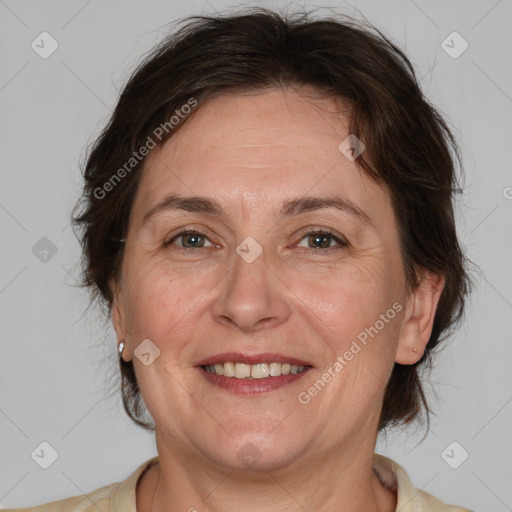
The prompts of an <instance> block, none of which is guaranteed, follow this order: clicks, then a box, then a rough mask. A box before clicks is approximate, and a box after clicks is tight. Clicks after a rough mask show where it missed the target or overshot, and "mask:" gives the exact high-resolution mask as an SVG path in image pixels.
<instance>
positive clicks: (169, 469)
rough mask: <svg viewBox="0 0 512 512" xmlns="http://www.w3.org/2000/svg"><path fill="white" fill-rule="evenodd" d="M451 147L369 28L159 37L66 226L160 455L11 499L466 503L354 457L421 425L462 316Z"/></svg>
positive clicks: (263, 17) (223, 22) (229, 27)
mask: <svg viewBox="0 0 512 512" xmlns="http://www.w3.org/2000/svg"><path fill="white" fill-rule="evenodd" d="M457 154H458V153H457V146H456V143H455V141H454V140H453V137H452V135H451V133H450V131H449V130H448V128H447V126H446V124H445V123H444V121H443V119H442V118H441V116H440V115H439V114H438V112H437V111H436V110H435V108H434V107H432V106H431V105H430V104H429V103H428V101H427V100H426V99H425V98H424V97H423V95H422V93H421V91H420V88H419V85H418V83H417V81H416V78H415V75H414V71H413V69H412V66H411V64H410V63H409V61H408V60H407V58H406V57H405V55H403V53H402V52H401V51H400V50H399V49H398V48H396V47H395V46H394V45H393V44H392V43H391V42H390V41H388V40H387V39H386V38H385V37H384V36H382V35H381V34H380V33H378V32H377V31H376V30H374V29H372V28H371V27H366V26H362V25H361V24H358V23H356V22H354V21H351V20H347V19H343V20H335V19H324V20H312V19H310V17H309V16H308V15H303V16H299V15H297V16H288V17H284V16H281V15H278V14H276V13H274V12H271V11H268V10H262V9H258V10H253V11H250V12H246V13H243V14H239V15H233V16H229V17H220V16H219V17H198V18H195V19H191V20H189V22H188V24H186V25H185V26H184V27H183V28H182V29H180V30H179V31H177V32H176V33H175V34H173V35H171V36H170V37H169V38H167V39H166V40H165V41H163V43H162V44H161V45H159V47H158V48H156V49H155V50H154V51H153V52H152V53H151V54H150V55H149V56H148V57H147V58H146V60H145V61H144V62H143V63H142V65H141V66H139V68H138V69H137V70H136V71H135V73H134V74H133V76H132V77H131V79H130V80H129V82H128V84H127V85H126V87H125V88H124V90H123V92H122V94H121V97H120V99H119V102H118V104H117V107H116V109H115V112H114V114H113V116H112V118H111V120H110V123H109V124H108V126H107V127H106V129H105V130H104V132H103V133H102V134H101V136H100V137H99V139H98V140H97V141H96V144H95V145H94V147H93V148H92V151H91V152H90V154H89V157H88V161H87V165H86V168H85V172H84V177H85V188H84V202H83V205H82V210H81V211H80V213H79V215H77V216H76V217H74V221H75V222H76V224H77V225H79V226H81V227H82V228H83V232H82V244H83V249H84V263H85V269H84V276H83V277H84V281H83V282H84V284H85V285H86V286H90V287H91V289H92V290H93V291H94V293H95V296H97V297H98V298H99V299H100V300H102V301H103V303H104V304H105V305H106V306H107V308H108V311H109V313H111V314H112V320H113V324H114V327H115V331H116V334H117V338H118V347H119V361H120V368H121V374H122V397H123V404H124V407H125V410H126V412H127V413H128V415H129V416H130V417H131V418H132V419H133V420H134V421H135V422H136V423H137V424H139V425H141V426H143V427H144V428H147V429H151V430H154V431H155V438H156V444H157V449H158V457H155V458H153V459H151V460H149V461H147V462H145V463H144V464H143V465H141V466H140V467H139V468H138V469H137V470H136V471H135V472H134V473H133V474H132V475H131V476H130V477H129V478H128V479H127V480H126V481H124V482H122V483H120V484H118V483H116V484H111V485H107V486H105V487H103V488H101V489H98V490H96V491H94V492H93V493H89V494H88V496H75V497H72V498H68V499H65V500H61V501H59V502H53V503H51V504H47V505H42V506H40V507H35V508H32V509H30V510H33V511H38V512H43V511H49V510H52V511H59V510H62V511H64V510H65V511H68V510H69V511H71V510H81V511H89V510H90V511H92V510H97V509H100V510H110V511H112V512H118V511H123V512H127V511H132V512H134V511H137V512H160V511H162V512H163V511H170V510H172V511H178V510H183V511H189V512H193V511H198V512H202V511H220V510H243V511H244V512H252V511H277V510H279V511H298V510H307V511H315V512H316V511H327V510H329V511H334V510H339V511H343V512H355V511H360V510H365V511H366V512H377V511H379V512H391V511H401V512H408V511H409V512H410V511H445V512H446V511H450V512H455V511H468V509H466V508H462V507H457V506H453V505H447V504H444V503H442V502H441V501H440V500H438V499H437V498H435V497H434V496H432V495H430V494H428V493H426V492H424V491H420V490H418V489H416V488H415V487H414V485H413V483H412V482H411V480H410V478H409V477H408V475H407V473H406V472H405V470H404V469H403V468H401V467H400V466H399V465H398V464H396V463H395V462H393V461H392V460H391V459H389V458H386V457H384V456H381V455H378V454H375V453H374V450H375V443H376V438H377V434H378V433H379V431H381V430H383V429H385V428H386V427H391V426H395V425H399V424H407V423H410V422H412V421H413V420H415V419H417V418H419V417H420V413H421V412H422V411H423V412H424V413H425V414H426V416H427V419H428V411H429V408H428V404H427V402H426V399H425V396H424V394H423V391H422V385H421V381H420V379H419V373H418V371H419V369H420V368H421V367H422V366H423V365H425V364H428V363H429V361H430V354H431V352H432V350H433V349H434V348H435V347H436V346H437V345H438V343H439V342H440V341H441V340H442V339H443V336H446V335H447V334H448V333H449V331H450V329H452V328H453V327H454V326H455V325H456V324H457V322H458V321H459V320H460V318H461V316H462V313H463V307H464V300H465V296H466V294H467V293H468V291H469V279H468V273H467V270H466V268H467V267H466V259H465V257H464V255H463V254H462V252H461V250H460V247H459V244H458V242H457V235H456V230H455V223H454V217H453V195H454V193H455V192H456V191H457V177H456V174H455V163H456V162H457ZM142 402H143V404H144V406H145V407H147V409H148V411H149V413H150V414H151V417H152V420H153V421H154V423H151V422H147V421H145V420H144V418H143V404H142ZM19 510H22V509H19ZM25 510H28V509H25Z"/></svg>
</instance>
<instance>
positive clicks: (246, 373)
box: [203, 362, 306, 379]
mask: <svg viewBox="0 0 512 512" xmlns="http://www.w3.org/2000/svg"><path fill="white" fill-rule="evenodd" d="M203 368H204V369H205V370H206V371H207V372H210V373H215V374H217V375H224V377H235V378H237V379H250V378H253V379H263V378H265V377H279V376H280V375H288V374H290V373H292V374H295V373H300V372H302V371H303V370H304V369H305V368H306V367H305V366H297V365H295V364H289V363H258V364H245V363H229V362H228V363H218V364H210V365H206V366H204V367H203Z"/></svg>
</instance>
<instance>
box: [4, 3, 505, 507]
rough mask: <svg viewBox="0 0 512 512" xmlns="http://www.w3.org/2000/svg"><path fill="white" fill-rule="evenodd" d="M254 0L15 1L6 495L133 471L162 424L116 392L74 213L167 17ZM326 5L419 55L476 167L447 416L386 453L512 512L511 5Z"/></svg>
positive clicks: (441, 490)
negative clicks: (86, 165)
mask: <svg viewBox="0 0 512 512" xmlns="http://www.w3.org/2000/svg"><path fill="white" fill-rule="evenodd" d="M247 5H251V6H256V5H260V6H266V7H275V6H276V4H274V3H271V2H264V3H260V4H256V3H251V4H230V3H228V2H224V1H221V0H190V1H189V2H188V3H187V4H186V5H185V4H184V3H181V2H178V1H177V0H152V1H142V0H131V1H126V0H123V1H122V0H115V1H113V0H111V1H103V2H100V1H98V0H89V1H86V0H80V1H78V0H77V1H74V0H73V1H71V0H68V1H41V0H34V1H24V0H16V1H15V0H5V1H0V43H1V44H0V52H1V66H0V112H1V115H0V127H1V128H0V141H1V170H0V176H1V187H0V229H1V239H2V250H1V251H0V263H1V264H0V312H1V313H0V314H1V324H0V326H1V327H0V328H1V357H0V434H1V435H0V461H1V464H0V506H3V507H15V506H16V507H21V506H32V505H36V504H40V503H46V502H49V501H53V500H57V499H61V498H64V497H69V496H74V495H78V494H82V493H88V492H90V491H92V490H94V489H96V488H98V487H101V486H103V485H106V484H109V483H112V482H116V481H120V480H124V479H125V478H127V477H128V476H129V475H130V474H131V473H132V472H133V471H134V470H135V468H136V467H137V466H139V465H140V464H141V463H142V462H143V461H145V460H147V459H149V458H150V457H152V456H154V455H156V449H155V444H154V438H153V434H150V433H147V432H145V431H143V430H142V429H140V428H139V427H137V426H135V425H134V424H132V423H131V422H130V420H129V419H128V417H127V416H126V414H125V412H124V410H123V408H122V404H121V400H120V395H119V394H117V393H115V392H114V393H112V385H113V384H112V383H113V382H114V383H115V379H114V380H112V378H113V377H115V376H116V372H117V361H116V357H117V354H116V338H115V335H114V331H113V329H112V327H111V326H109V325H107V326H106V325H105V323H104V322H103V320H102V317H101V315H100V314H99V313H98V312H97V311H95V310H91V312H90V313H88V314H84V313H85V309H86V307H87V304H88V296H87V292H86V291H85V290H82V289H80V288H78V287H76V278H77V276H78V273H79V259H80V246H79V243H78V241H77V239H76V237H75V235H74V234H73V232H72V229H71V226H70V224H69V221H70V214H71V210H72V208H73V206H74V204H75V202H76V200H77V199H78V197H79V195H80V193H81V185H82V183H81V173H80V165H81V163H82V158H83V153H84V150H85V148H86V146H87V145H88V144H89V143H91V142H92V141H93V140H94V138H95V137H96V136H97V135H98V134H99V132H100V130H101V129H102V128H103V126H104V124H105V123H106V121H107V119H108V116H109V115H110V113H111V110H112V109H113V107H114V106H115V103H116V100H117V98H118V94H119V92H120V89H121V87H122V86H123V84H124V83H125V81H126V80H127V78H128V76H129V74H130V72H131V71H132V70H133V68H134V66H135V64H136V63H137V62H138V61H139V59H140V58H141V57H142V55H143V53H144V52H146V51H147V50H149V49H150V48H151V47H152V46H153V45H154V44H155V43H156V42H158V41H159V40H160V39H161V38H162V37H163V36H164V35H166V34H167V33H168V27H167V24H168V23H169V22H172V21H174V20H176V19H178V18H181V17H183V16H186V15H192V14H214V13H216V12H224V13H225V12H227V10H226V9H236V10H238V9H240V8H242V7H243V6H247ZM283 5H284V4H279V6H281V7H282V6H283ZM322 6H323V7H326V9H324V10H320V11H319V12H318V14H326V15H329V14H331V12H332V11H331V10H330V9H329V8H328V7H335V8H336V12H339V13H344V14H349V15H354V16H356V17H359V18H360V17H361V16H364V17H366V19H367V20H368V21H370V22H372V23H373V24H375V25H376V26H377V27H378V28H379V29H381V30H382V31H383V32H384V33H385V34H387V35H388V36H389V37H390V38H391V39H392V40H393V41H395V42H396V43H397V44H398V45H399V46H400V47H401V48H403V49H404V50H405V51H406V53H407V54H408V55H409V56H410V58H411V60H412V62H413V64H414V66H415V68H416V70H417V73H418V76H419V77H420V78H421V84H422V87H423V89H424V91H425V92H426V94H427V95H428V97H429V98H430V100H431V101H432V102H433V103H434V104H435V105H436V106H437V107H438V108H439V109H440V110H441V112H442V113H443V114H444V115H445V117H446V119H447V121H448V123H449V125H450V127H451V128H452V129H453V131H454V133H455V135H456V137H457V138H458V140H459V142H460V145H461V149H462V153H463V158H464V166H465V173H466V181H465V194H464V196H463V197H461V199H460V202H459V204H458V207H457V219H458V227H459V230H460V237H461V241H462V244H463V246H464V248H465V249H466V251H467V254H468V256H469V257H470V258H471V259H472V260H473V261H474V262H475V263H476V264H477V265H478V266H479V267H480V270H481V274H480V275H479V276H477V286H476V288H475V291H474V294H473V297H472V299H471V302H470V303H469V304H468V310H467V316H466V318H465V320H464V323H463V325H462V327H461V329H460V330H459V331H458V333H457V335H456V336H455V337H453V338H452V339H451V340H450V341H449V342H448V343H447V344H446V349H445V350H444V352H443V353H442V357H440V358H438V360H437V365H436V368H435V370H434V372H433V373H432V374H431V377H430V381H431V382H432V388H433V390H432V391H429V396H430V397H431V403H432V405H433V407H434V409H435V410H436V412H437V415H436V416H433V417H432V425H431V430H430V432H429V434H428V435H427V437H426V438H425V439H424V440H423V441H422V438H423V434H424V431H423V430H422V429H419V428H410V429H408V430H405V431H404V432H396V433H390V434H388V435H387V437H386V438H383V437H382V438H380V439H379V441H378V446H377V451H378V452H380V453H383V454H385V455H388V456H390V457H391V458H393V459H394V460H396V461H397V462H398V463H399V464H401V465H403V466H404V467H405V469H406V470H407V471H408V473H409V475H410V476H411V478H412V480H413V483H414V485H415V486H416V487H418V488H421V489H424V490H425V491H427V492H430V493H432V494H434V495H435V496H437V497H439V498H440V499H442V500H443V501H446V502H448V503H455V504H457V505H463V506H465V507H468V508H470V509H473V510H475V511H477V510H481V511H483V510H492V511H493V512H505V511H510V510H512V486H511V485H510V483H511V476H512V441H511V436H510V432H511V420H512V403H511V402H512V372H511V371H510V362H511V361H512V340H511V334H510V333H511V328H512V321H511V319H512V277H511V272H510V269H511V265H510V262H511V261H512V259H511V253H512V251H511V248H512V237H511V233H512V230H511V220H512V188H511V187H512V174H511V167H510V161H511V159H510V156H511V152H510V147H511V144H512V123H511V119H512V72H511V70H512V67H511V66H510V62H511V60H510V58H511V54H512V52H511V42H512V35H511V34H512V31H511V30H510V20H512V2H511V1H510V0H498V1H496V0H488V1H487V0H485V1H484V0H478V1H477V0H473V1H469V0H460V1H441V0H439V1H422V0H414V1H413V0H394V1H386V2H382V1H379V0H361V1H355V0H354V1H353V2H351V3H350V4H349V3H344V2H341V1H338V2H332V3H328V2H325V3H324V4H322ZM289 7H290V8H291V9H292V10H293V9H295V8H299V7H300V5H295V4H289ZM306 7H313V4H308V5H306ZM42 32H48V34H50V36H51V38H52V39H53V40H55V41H56V43H53V42H52V41H51V39H49V38H48V36H47V35H44V36H40V34H41V33H42ZM454 32H456V33H457V34H454ZM41 37H45V38H46V39H45V41H46V42H47V43H46V44H45V48H46V50H45V51H49V50H50V49H51V44H54V45H55V44H58V47H57V49H56V50H55V51H54V52H53V53H52V54H51V55H50V56H47V58H42V56H41V55H40V53H41V52H42V48H38V51H36V50H35V49H33V46H32V43H33V41H36V43H37V41H40V38H41ZM466 45H467V48H466V49H465V51H462V50H463V49H464V48H465V47H466ZM40 46H41V45H40ZM36 48H37V46H36ZM418 229H421V226H418ZM44 251H46V252H44ZM428 389H430V388H428ZM43 442H47V443H49V444H50V445H51V446H52V447H53V448H54V449H55V450H56V452H57V453H58V458H57V460H56V461H55V462H54V463H53V464H52V465H51V466H50V467H49V468H48V469H42V468H41V467H40V466H39V465H38V464H36V463H35V462H34V460H33V458H32V457H31V454H32V453H33V452H34V450H36V449H37V448H38V447H39V446H40V445H41V443H43ZM454 442H455V443H457V444H452V443H454ZM452 450H453V451H452ZM466 453H467V459H466V460H464V462H463V463H462V464H460V465H458V467H457V468H456V469H455V468H453V467H451V466H450V465H449V464H448V463H447V460H448V459H449V458H451V460H450V462H451V464H452V465H456V464H454V462H453V460H454V459H455V460H456V461H458V462H460V461H461V460H462V459H463V458H464V457H466ZM447 454H449V457H448V458H447Z"/></svg>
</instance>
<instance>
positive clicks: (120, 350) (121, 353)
mask: <svg viewBox="0 0 512 512" xmlns="http://www.w3.org/2000/svg"><path fill="white" fill-rule="evenodd" d="M117 350H118V351H119V357H121V356H122V355H123V350H124V340H123V341H121V342H120V343H119V345H118V346H117Z"/></svg>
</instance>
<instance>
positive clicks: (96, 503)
mask: <svg viewBox="0 0 512 512" xmlns="http://www.w3.org/2000/svg"><path fill="white" fill-rule="evenodd" d="M157 461H158V457H153V458H152V459H150V460H147V461H146V462H144V463H143V464H141V465H140V466H139V467H138V468H137V469H136V470H135V471H134V472H133V473H132V474H131V475H130V476H129V477H128V478H127V479H126V480H124V481H122V482H115V483H112V484H108V485H105V486H103V487H100V488H98V489H96V490H94V491H92V492H88V493H86V494H82V495H80V496H72V497H70V498H64V499H61V500H58V501H52V502H51V503H45V504H44V505H37V506H35V507H29V508H11V509H2V511H1V512H98V510H101V512H136V487H137V482H138V480H139V477H140V476H141V475H142V473H143V472H144V471H145V470H146V469H148V468H149V467H150V466H152V465H153V464H155V463H156V462H157Z"/></svg>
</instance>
